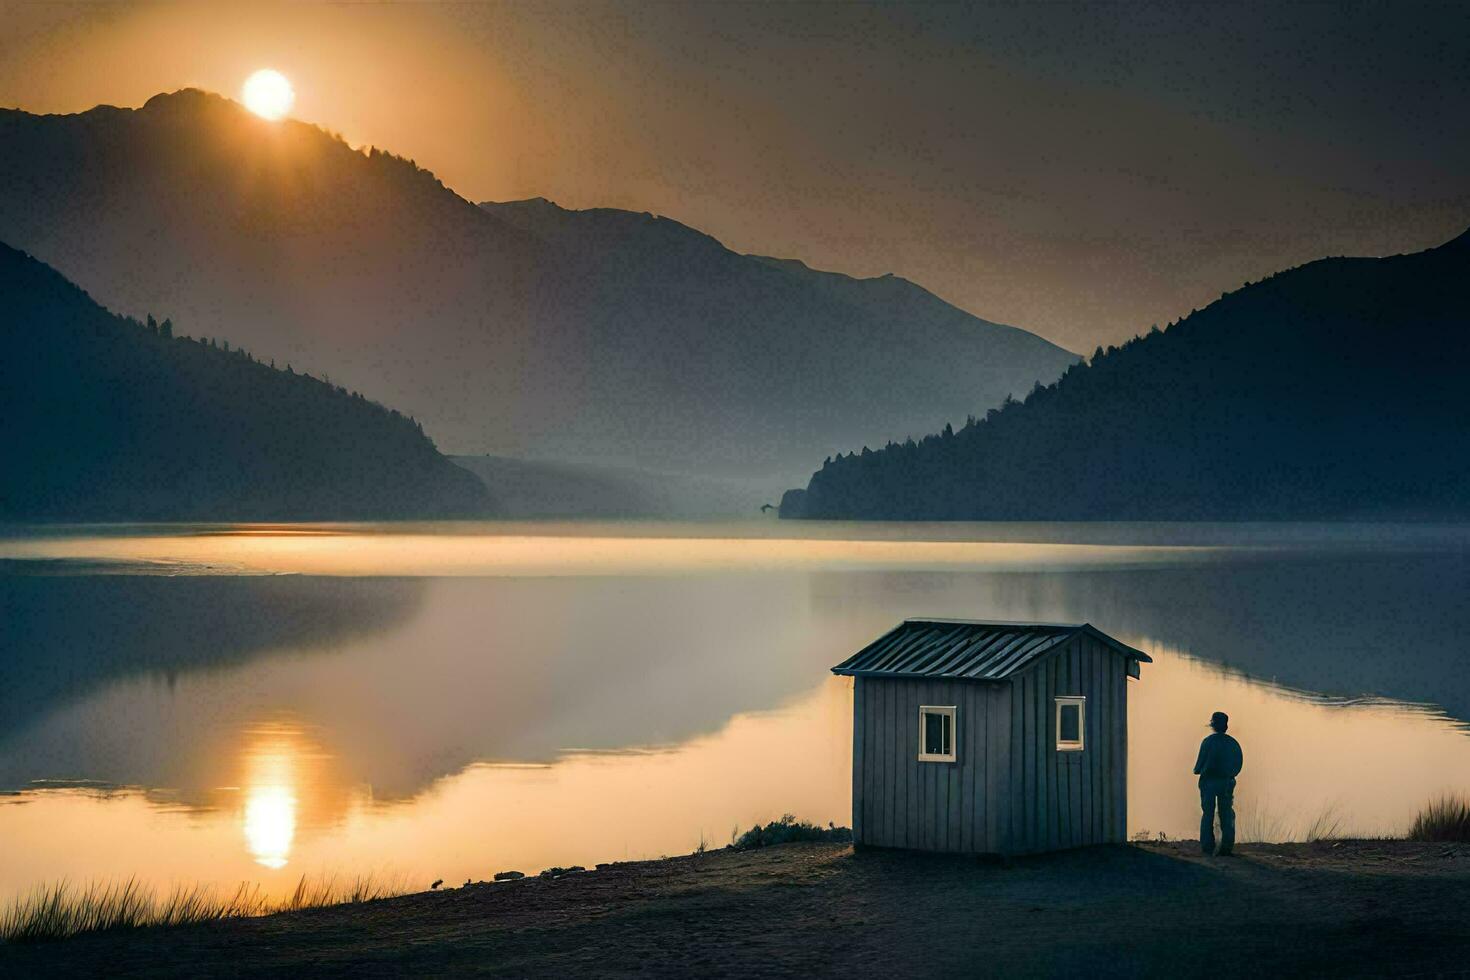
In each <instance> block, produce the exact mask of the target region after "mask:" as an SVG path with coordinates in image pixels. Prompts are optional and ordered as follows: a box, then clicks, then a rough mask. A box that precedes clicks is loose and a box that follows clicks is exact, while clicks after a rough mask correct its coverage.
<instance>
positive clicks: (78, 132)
mask: <svg viewBox="0 0 1470 980" xmlns="http://www.w3.org/2000/svg"><path fill="white" fill-rule="evenodd" d="M497 207H500V208H501V209H502V210H501V212H500V213H498V214H497V213H492V210H493V209H487V208H484V207H478V206H476V205H474V204H472V203H470V202H469V201H467V200H465V199H464V198H463V197H461V196H460V195H458V194H456V193H455V192H454V191H453V190H452V189H450V188H447V187H445V186H444V185H443V183H442V182H440V181H439V180H438V178H437V177H435V176H434V175H433V174H432V173H431V172H429V171H427V170H424V169H423V168H421V167H419V166H418V165H417V164H416V163H414V162H413V161H411V160H407V159H404V158H400V157H396V156H393V155H392V154H387V153H383V152H382V151H379V150H377V149H368V150H365V151H364V150H359V149H353V148H351V147H349V146H348V145H347V144H346V143H345V142H344V141H342V140H341V139H340V138H339V137H336V136H334V135H333V134H331V133H330V131H329V130H326V129H324V128H321V127H316V126H311V125H310V124H306V123H300V122H295V121H289V120H288V121H283V122H282V123H272V122H267V121H265V120H262V119H259V118H257V117H254V116H252V115H250V114H249V113H248V112H246V110H244V109H243V108H242V107H240V106H238V105H237V104H235V103H234V102H232V101H231V100H228V99H225V98H223V97H221V96H216V95H210V94H207V93H203V92H199V91H195V90H185V91H183V92H181V93H173V94H168V95H163V96H157V97H154V98H153V99H150V100H149V101H148V102H147V103H145V105H144V107H143V108H141V109H115V108H113V109H94V110H89V111H88V112H85V113H80V114H73V115H68V116H45V117H42V116H33V115H31V114H28V113H24V112H21V111H19V110H6V111H4V112H0V239H3V240H8V241H11V242H12V243H13V244H16V245H18V246H20V247H24V248H26V249H27V250H28V251H30V252H32V253H33V254H35V255H37V256H39V257H41V258H42V259H44V260H45V261H47V262H48V263H49V264H51V265H53V266H54V267H56V268H57V269H59V270H60V271H61V272H62V273H64V274H65V275H67V276H68V278H70V279H72V280H73V281H74V282H77V283H79V284H81V285H83V286H85V287H86V288H88V289H89V290H90V291H91V292H92V293H93V294H94V295H95V296H97V297H98V298H99V299H100V300H102V301H103V302H104V303H105V304H106V305H107V306H109V307H110V308H113V309H116V310H119V311H121V312H123V313H127V314H130V315H134V316H141V315H142V314H143V313H144V312H146V311H148V310H168V311H169V313H170V315H172V316H174V317H175V319H177V320H179V321H181V322H187V323H190V324H192V325H193V329H195V330H197V331H198V332H200V333H206V334H209V335H211V336H222V337H229V338H230V339H231V341H232V342H234V343H236V344H243V345H245V346H247V347H249V348H251V349H252V350H255V351H258V352H260V353H261V354H262V355H268V356H272V357H275V358H276V359H277V360H278V361H283V362H284V361H288V360H289V361H291V362H293V363H295V364H296V365H298V366H299V367H304V368H305V369H307V370H311V371H313V372H314V373H322V372H329V373H330V374H331V375H332V376H333V377H334V378H338V379H340V380H342V381H343V382H345V383H347V384H349V385H350V386H352V387H355V388H358V389H360V390H364V391H371V392H373V393H374V395H375V396H376V397H378V398H380V399H382V400H383V401H384V402H386V403H388V404H392V405H395V406H397V407H398V408H400V409H401V410H403V411H405V412H408V413H410V414H412V415H414V416H415V417H417V418H419V419H421V420H423V422H424V423H425V425H426V426H427V427H428V429H429V431H432V432H433V433H434V434H435V436H436V438H437V439H438V440H439V442H440V444H441V445H443V446H445V447H446V448H447V449H449V450H450V451H453V452H456V453H464V454H485V453H490V454H495V455H501V456H513V457H523V458H558V459H583V460H588V461H601V462H605V463H615V464H618V465H630V466H636V467H640V468H646V469H653V470H669V471H680V472H701V473H707V474H710V475H741V476H746V475H767V474H785V476H784V477H783V478H784V479H791V478H794V477H795V476H796V475H797V474H798V473H799V472H800V470H801V469H802V468H804V466H805V461H806V460H809V459H810V458H811V457H812V455H813V454H821V453H825V452H830V451H832V450H833V449H835V448H836V447H838V446H841V445H843V444H845V443H847V442H849V441H851V440H853V439H855V438H858V437H860V436H863V437H870V435H871V434H875V435H877V436H880V437H881V436H882V435H884V434H888V435H893V436H902V435H904V434H907V433H910V432H920V431H925V430H926V429H928V428H929V427H931V426H932V425H934V424H936V423H938V422H942V421H943V420H945V419H955V420H956V421H958V420H959V419H962V418H963V417H964V416H965V415H966V414H968V413H970V412H973V411H980V410H983V409H984V408H985V407H986V406H987V405H991V404H996V403H998V402H1000V401H1001V400H1002V399H1003V398H1004V397H1005V396H1006V395H1007V394H1013V393H1014V394H1020V393H1024V391H1026V390H1028V389H1029V388H1030V387H1031V386H1032V385H1033V384H1034V383H1035V382H1036V381H1037V380H1050V379H1051V378H1054V377H1055V376H1057V375H1058V374H1060V372H1061V371H1062V370H1063V369H1064V368H1065V367H1066V366H1067V365H1068V364H1070V363H1072V362H1073V361H1074V360H1075V358H1076V355H1074V354H1072V353H1070V352H1067V351H1064V350H1062V349H1061V348H1059V347H1056V346H1055V345H1053V344H1050V343H1049V342H1047V341H1045V340H1043V339H1042V338H1039V337H1036V336H1034V335H1032V334H1029V333H1026V332H1025V331H1021V330H1019V329H1016V328H1005V329H1000V328H996V329H993V330H992V329H989V328H987V327H986V326H984V325H985V323H986V321H982V320H980V319H979V318H975V317H972V316H971V315H970V314H968V313H965V312H964V311H960V310H958V309H957V308H954V307H950V306H948V305H947V304H943V303H942V301H940V300H937V298H936V299H934V300H933V301H932V302H931V301H929V300H921V299H920V298H918V293H917V289H918V287H913V288H908V287H904V286H899V285H895V284H893V283H892V281H891V280H885V279H879V280H854V281H853V282H852V283H848V284H846V285H847V286H850V287H851V288H850V289H848V290H847V293H848V295H845V296H838V295H834V292H841V288H838V287H840V286H841V284H834V283H833V282H831V281H827V280H819V279H818V278H817V277H818V276H820V275H823V274H817V273H813V274H811V275H803V274H799V273H798V272H797V271H796V270H792V269H790V268H784V269H778V268H774V267H771V266H770V265H767V264H764V263H763V262H762V261H761V260H759V259H756V258H751V257H747V256H741V255H739V254H738V253H736V252H733V251H731V250H729V249H727V248H726V247H725V246H724V245H722V244H720V243H719V242H718V241H717V240H716V239H714V238H713V237H711V236H708V235H706V234H705V233H703V232H700V231H696V230H694V229H690V228H688V227H687V226H684V225H682V224H679V223H678V222H675V221H673V220H672V219H663V218H653V217H652V216H648V215H640V213H638V212H620V211H617V210H616V209H602V210H601V211H596V212H592V213H591V216H590V218H586V217H584V218H575V217H569V216H571V215H577V214H581V212H566V211H563V210H562V209H559V208H557V209H556V210H555V211H552V210H550V209H551V208H553V207H554V206H552V205H549V204H546V205H545V207H543V208H541V210H542V211H544V212H545V214H543V215H541V217H540V218H539V219H538V220H537V221H535V222H533V221H532V220H531V219H530V217H528V215H527V212H529V211H530V210H532V207H531V206H530V205H525V206H522V207H520V208H512V209H511V211H509V212H508V211H505V210H504V208H505V206H504V205H500V206H497ZM512 212H514V213H513V214H512ZM512 216H513V217H515V218H516V220H510V218H511V217H512ZM885 283H886V284H887V285H884V284H885ZM889 290H893V291H896V293H897V294H898V295H899V299H898V300H895V299H894V298H893V297H892V296H888V295H886V291H889ZM895 372H899V373H904V374H907V375H910V376H913V377H916V378H922V379H923V383H922V384H920V385H917V386H913V387H910V388H904V389H897V388H894V387H893V386H891V385H889V384H887V383H886V379H887V378H888V377H889V376H890V375H892V374H893V373H895Z"/></svg>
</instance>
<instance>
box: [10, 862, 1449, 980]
mask: <svg viewBox="0 0 1470 980" xmlns="http://www.w3.org/2000/svg"><path fill="white" fill-rule="evenodd" d="M1196 847H1197V845H1191V844H1189V843H1159V844H1153V843H1151V844H1141V845H1127V846H1115V847H1103V848H1093V849H1090V850H1086V851H1074V852H1070V853H1064V854H1055V855H1048V856H1044V857H1036V858H1027V859H1023V860H1017V861H1014V862H1011V863H1009V864H1004V865H1002V864H987V863H980V862H976V861H973V860H963V859H947V858H936V857H923V856H918V855H907V854H895V853H884V852H864V853H857V854H855V853H854V852H853V850H852V848H851V847H850V846H847V845H839V844H789V845H784V846H780V847H772V848H766V849H763V850H757V851H747V852H739V853H737V852H731V851H718V852H712V853H710V854H706V855H691V856H688V857H681V858H672V859H668V860H663V861H644V862H631V863H626V864H614V865H605V866H603V867H602V868H600V869H598V870H596V871H592V872H587V873H584V874H576V875H571V876H568V877H564V878H559V879H554V880H553V879H541V878H531V879H525V880H523V881H516V882H507V883H503V884H490V885H474V886H469V887H464V888H456V889H450V890H444V891H438V892H425V893H420V894H416V895H408V896H405V897H402V898H396V899H388V900H385V901H379V902H372V903H367V904H364V905H357V906H339V907H336V908H330V909H321V910H316V911H311V912H301V913H294V914H289V915H277V916H271V917H267V918H261V919H246V920H237V921H230V922H224V923H219V924H214V925H208V926H197V927H185V928H175V929H148V930H139V931H135V932H127V933H116V934H108V935H97V936H88V937H82V938H77V939H72V940H68V941H65V942H58V943H50V944H43V945H25V946H10V947H6V946H0V975H6V976H9V975H15V976H37V977H40V976H58V975H74V974H89V975H98V976H101V975H105V976H113V977H115V976H129V975H142V974H147V975H150V976H158V975H166V976H201V975H262V976H263V975H277V976H287V975H302V974H311V975H346V974H352V975H354V976H363V975H379V976H381V975H398V974H407V973H413V974H447V973H453V974H465V973H473V974H480V975H486V976H506V977H525V976H529V977H543V976H544V977H583V976H599V977H602V976H612V977H618V976H657V977H699V976H731V977H748V976H786V975H806V976H812V975H817V976H841V977H904V976H920V975H923V976H944V975H960V976H976V975H979V976H985V975H1020V976H1139V975H1158V976H1163V975H1169V976H1180V975H1199V976H1206V975H1207V976H1211V977H1221V976H1237V975H1244V974H1256V975H1258V976H1263V977H1264V976H1283V975H1326V974H1331V975H1333V976H1361V975H1383V974H1392V975H1399V976H1405V975H1429V976H1433V975H1459V976H1467V975H1470V845H1465V844H1418V843H1408V842H1403V841H1341V842H1335V843H1327V842H1323V843H1315V844H1280V845H1264V844H1254V845H1246V846H1244V847H1241V848H1240V849H1239V856H1238V857H1235V858H1230V859H1224V858H1212V859H1205V858H1201V857H1200V856H1199V855H1198V853H1197V850H1196Z"/></svg>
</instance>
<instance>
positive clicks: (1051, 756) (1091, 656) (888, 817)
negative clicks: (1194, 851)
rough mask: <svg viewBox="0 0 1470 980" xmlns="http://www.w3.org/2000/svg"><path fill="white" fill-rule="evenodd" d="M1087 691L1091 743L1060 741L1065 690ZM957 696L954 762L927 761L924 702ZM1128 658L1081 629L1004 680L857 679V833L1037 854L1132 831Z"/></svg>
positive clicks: (863, 838) (863, 840)
mask: <svg viewBox="0 0 1470 980" xmlns="http://www.w3.org/2000/svg"><path fill="white" fill-rule="evenodd" d="M1068 695H1082V696H1083V697H1085V698H1086V699H1087V709H1086V713H1085V719H1084V725H1085V727H1084V733H1085V735H1084V737H1085V743H1084V744H1085V748H1084V749H1083V751H1081V752H1058V751H1057V750H1056V730H1055V726H1056V706H1055V705H1056V702H1055V698H1057V697H1059V696H1068ZM921 704H933V705H951V704H952V705H954V706H955V709H956V710H955V731H954V745H955V751H956V755H957V758H956V761H955V762H953V763H947V762H920V761H918V755H919V705H921ZM1127 761H1128V675H1127V667H1126V663H1125V661H1124V658H1123V657H1121V656H1120V655H1119V654H1118V653H1116V652H1115V651H1114V650H1113V649H1112V648H1111V647H1108V646H1107V645H1106V644H1103V643H1100V642H1098V641H1097V640H1094V639H1093V638H1091V637H1088V636H1085V635H1084V636H1078V637H1076V638H1075V639H1073V640H1071V641H1070V642H1068V643H1067V644H1065V645H1063V646H1062V647H1060V648H1058V649H1057V650H1056V651H1054V652H1053V653H1050V654H1048V655H1047V656H1046V657H1045V658H1044V659H1042V660H1041V661H1040V662H1038V663H1037V664H1036V665H1035V666H1033V667H1031V668H1030V669H1028V670H1026V671H1024V672H1023V673H1021V674H1019V675H1017V676H1015V677H1012V678H1011V679H1010V680H1009V681H1006V682H1003V683H994V684H990V683H976V682H973V681H945V680H916V679H910V678H881V677H859V678H855V680H854V685H853V778H852V827H853V837H854V839H855V840H856V841H857V842H858V843H860V844H872V845H876V846H880V847H906V848H914V849H921V850H932V851H952V852H960V853H1028V852H1036V851H1046V850H1055V849H1060V848H1067V847H1080V846H1084V845H1088V844H1100V843H1109V842H1119V841H1122V840H1124V839H1126V836H1127V828H1128V768H1127Z"/></svg>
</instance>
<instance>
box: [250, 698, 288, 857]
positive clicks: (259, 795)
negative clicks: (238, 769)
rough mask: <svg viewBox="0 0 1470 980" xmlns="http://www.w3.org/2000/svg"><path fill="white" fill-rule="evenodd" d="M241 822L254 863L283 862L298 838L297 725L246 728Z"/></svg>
mask: <svg viewBox="0 0 1470 980" xmlns="http://www.w3.org/2000/svg"><path fill="white" fill-rule="evenodd" d="M248 736H249V738H250V744H249V746H248V747H247V749H246V750H245V784H244V787H243V792H244V794H245V810H244V813H243V815H242V817H241V821H240V822H241V826H242V827H243V828H244V831H245V841H246V844H247V845H248V846H249V848H250V853H251V855H252V856H253V857H254V858H255V861H256V863H257V864H261V865H264V866H265V867H267V868H283V867H285V866H286V860H287V859H288V858H289V857H290V856H291V842H292V841H293V840H294V839H295V838H296V806H297V792H298V790H297V784H298V782H299V779H300V774H299V773H298V771H297V769H298V765H297V761H298V756H299V755H300V754H301V753H300V749H301V745H300V740H301V729H300V728H297V727H294V726H290V725H281V724H275V725H269V726H264V727H261V728H257V729H255V730H253V731H251V732H249V733H248Z"/></svg>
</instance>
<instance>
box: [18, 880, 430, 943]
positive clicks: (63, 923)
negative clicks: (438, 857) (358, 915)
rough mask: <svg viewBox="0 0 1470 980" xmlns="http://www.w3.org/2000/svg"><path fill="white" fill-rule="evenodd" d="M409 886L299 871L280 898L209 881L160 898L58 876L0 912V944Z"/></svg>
mask: <svg viewBox="0 0 1470 980" xmlns="http://www.w3.org/2000/svg"><path fill="white" fill-rule="evenodd" d="M406 891H407V889H406V888H404V887H402V885H401V883H400V882H398V881H396V880H392V879H384V878H379V877H377V876H374V875H358V876H356V877H354V878H351V879H347V880H345V881H339V880H338V879H337V877H336V876H335V875H331V876H318V877H308V876H306V875H302V876H301V880H300V881H298V882H297V883H296V888H295V890H294V891H293V892H292V893H291V894H290V895H289V896H287V897H286V898H285V899H283V900H278V901H272V900H270V899H267V898H265V897H264V896H263V895H261V893H260V886H259V885H254V884H249V883H245V882H242V883H241V884H240V886H239V887H238V888H236V889H235V891H234V892H233V893H231V894H224V895H222V894H221V893H220V892H218V891H216V890H215V889H214V888H213V887H212V886H208V885H175V886H174V887H173V888H172V889H170V890H169V891H168V892H166V893H165V894H163V895H162V897H160V896H159V895H158V894H157V893H156V892H154V891H152V890H151V889H148V888H145V887H144V886H142V885H140V884H139V883H138V881H137V879H135V878H129V879H127V880H126V881H122V882H109V883H102V882H90V883H88V884H86V885H83V886H77V885H74V884H72V883H71V882H69V881H64V880H63V881H59V882H56V883H55V884H51V885H41V886H40V887H38V888H37V889H35V891H33V892H31V894H29V895H23V896H21V897H19V898H16V899H14V900H13V901H12V902H11V903H10V904H9V905H8V906H7V907H5V908H4V909H0V942H7V943H34V942H49V941H51V940H56V939H68V938H70V937H72V936H79V935H82V934H83V933H89V932H106V931H109V930H114V929H141V928H143V927H145V926H185V925H194V924H196V923H200V922H214V921H216V920H219V919H234V918H242V917H246V916H256V915H271V914H273V913H276V912H297V911H300V910H302V909H311V908H322V907H324V906H328V905H342V904H347V903H359V902H370V901H373V900H375V899H379V898H390V897H392V896H394V895H402V894H404V893H405V892H406Z"/></svg>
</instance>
